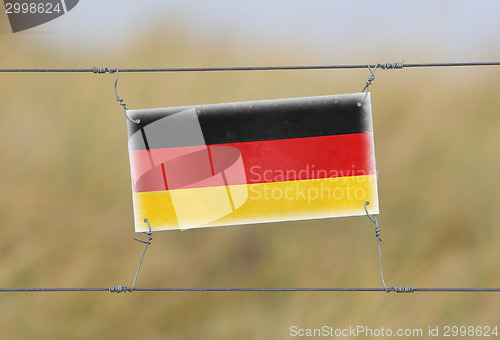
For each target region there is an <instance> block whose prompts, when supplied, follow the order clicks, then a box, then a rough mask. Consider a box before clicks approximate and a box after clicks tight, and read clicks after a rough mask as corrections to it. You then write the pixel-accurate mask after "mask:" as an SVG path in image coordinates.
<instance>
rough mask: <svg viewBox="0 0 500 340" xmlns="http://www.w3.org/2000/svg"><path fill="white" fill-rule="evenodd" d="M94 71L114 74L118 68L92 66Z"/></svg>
mask: <svg viewBox="0 0 500 340" xmlns="http://www.w3.org/2000/svg"><path fill="white" fill-rule="evenodd" d="M92 72H94V73H110V74H113V73H115V72H117V71H116V69H113V68H109V67H95V66H94V67H92Z"/></svg>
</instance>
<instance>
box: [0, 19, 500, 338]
mask: <svg viewBox="0 0 500 340" xmlns="http://www.w3.org/2000/svg"><path fill="white" fill-rule="evenodd" d="M3 26H4V25H3ZM180 36H182V34H181V32H179V34H178V35H177V38H176V39H171V40H167V41H165V42H164V44H162V45H161V46H159V45H158V44H154V40H153V39H151V41H149V40H148V41H143V42H142V43H141V44H142V45H139V46H137V45H135V46H134V47H126V49H125V50H120V51H117V52H116V53H114V54H113V55H109V56H101V57H100V58H93V57H92V54H91V53H90V52H89V53H88V55H82V56H74V58H73V60H69V61H68V60H64V59H63V58H62V57H61V56H57V55H55V54H52V53H51V52H49V51H48V50H45V49H43V48H42V47H41V46H40V47H37V45H36V44H34V43H33V41H32V40H31V37H29V36H28V37H23V38H19V39H18V40H16V41H13V40H12V38H11V36H10V35H7V34H2V35H0V45H1V46H2V50H1V51H0V61H1V66H2V67H16V66H20V67H22V66H34V67H36V66H61V64H62V65H64V66H69V67H71V66H83V67H89V66H91V65H92V64H95V65H123V66H158V65H174V66H175V65H184V66H185V65H201V64H202V65H213V66H215V65H227V64H233V63H234V61H235V60H236V57H234V56H233V54H232V53H236V52H234V51H233V52H232V51H230V48H229V47H228V46H225V45H223V44H219V45H217V44H211V45H208V44H207V45H206V46H204V47H203V53H204V56H203V57H200V56H199V55H197V54H195V53H192V51H193V46H192V45H190V43H189V41H188V42H185V41H184V40H183V39H181V38H179V37H180ZM4 46H9V49H8V51H7V49H5V48H4ZM26 46H30V49H29V50H26ZM33 46H35V47H33ZM226 51H227V52H228V53H226ZM146 52H147V53H146ZM283 53H284V54H283V55H285V52H283ZM159 55H161V56H165V58H164V59H160V58H158V56H159ZM190 55H191V56H192V57H189V56H190ZM186 56H188V57H186ZM302 57H303V56H302ZM298 58H301V57H300V56H297V60H298ZM158 60H161V62H158ZM286 60H287V61H289V63H290V64H293V63H294V60H295V59H293V58H291V57H289V56H288V57H287V59H286ZM258 62H260V63H261V64H263V65H265V64H279V63H280V61H279V56H278V55H268V56H265V57H264V56H263V57H262V59H260V60H259V61H258ZM367 75H368V72H367V71H349V72H347V71H333V72H327V71H310V72H309V71H303V72H253V73H237V72H235V73H210V74H198V73H192V74H168V75H165V74H163V75H157V74H147V75H146V74H137V75H135V74H134V75H131V74H123V75H122V77H121V81H120V85H119V86H120V94H121V95H122V97H123V98H125V99H126V102H127V104H129V106H130V107H131V108H148V107H162V106H177V105H189V104H201V103H217V102H227V101H240V100H257V99H269V98H286V97H296V96H310V95H324V94H335V93H350V92H358V91H359V90H360V89H361V87H362V85H363V83H364V81H365V80H366V77H367ZM377 76H378V77H377V80H376V81H375V82H374V87H373V90H372V91H373V92H372V99H373V103H372V105H373V114H374V124H375V139H376V154H377V167H378V172H379V190H380V202H381V216H380V218H379V220H380V221H381V223H382V230H383V235H382V236H383V239H384V242H383V251H384V264H385V274H386V281H388V284H390V285H398V286H399V285H415V286H419V287H495V286H498V285H499V282H500V273H499V272H498V267H499V265H500V263H499V262H500V258H499V256H498V244H499V242H500V229H498V227H497V224H498V222H497V217H496V216H495V215H496V213H497V207H498V206H499V204H500V195H498V191H499V189H500V181H499V179H498V178H499V177H498V173H499V170H500V159H499V157H498V151H497V150H498V145H499V144H500V137H499V135H498V126H499V124H500V115H499V114H498V113H499V108H500V97H499V96H497V95H496V92H497V91H496V90H497V86H498V85H497V84H498V76H499V72H498V70H496V69H493V68H490V69H477V68H476V69H446V70H409V69H408V70H403V71H385V72H384V71H380V72H379V73H378V74H377ZM112 85H113V77H112V76H110V75H89V74H61V75H53V74H2V75H1V82H0V93H1V99H2V100H1V105H2V108H1V109H0V111H1V117H2V118H1V121H2V134H0V151H1V155H2V156H1V157H0V188H1V195H0V225H1V226H2V229H3V232H2V237H1V238H0V259H1V260H0V286H2V287H102V286H107V285H118V284H130V282H131V279H132V276H133V273H134V271H135V268H136V265H137V261H138V259H139V256H140V252H141V250H142V245H141V244H139V243H137V242H135V241H133V237H134V233H133V226H132V203H131V193H130V179H129V164H128V155H127V136H126V129H125V119H124V117H123V116H122V113H121V111H120V108H119V107H118V105H117V104H116V102H115V101H114V97H113V95H114V93H113V89H112ZM138 285H139V286H150V287H151V286H152V287H155V286H160V287H165V286H193V287H203V286H207V287H220V286H224V287H225V286H234V287H262V286H263V287H280V286H284V287H300V286H304V287H325V286H330V287H348V286H354V287H372V286H379V285H380V279H379V276H378V262H377V252H376V241H375V237H374V233H373V225H372V224H371V223H370V222H369V221H368V219H366V218H363V217H358V218H342V219H334V220H319V221H304V222H291V223H279V224H268V225H256V226H249V227H224V228H215V229H209V230H190V231H185V232H162V233H158V234H156V235H155V239H154V241H153V245H152V246H151V247H150V250H149V251H148V254H147V257H146V260H145V262H144V264H143V267H142V271H141V275H140V278H139V283H138ZM498 303H499V297H498V296H497V295H493V294H489V295H487V294H484V295H481V294H454V295H452V294H425V295H424V294H414V295H407V296H403V295H395V294H389V295H386V294H370V293H262V294H252V293H168V294H165V293H151V294H149V293H139V292H137V293H134V294H121V295H118V296H117V295H112V294H108V293H53V294H39V293H33V294H6V293H3V294H2V295H0V337H1V338H3V339H33V338H36V339H57V338H64V339H89V338H91V339H101V338H102V339H104V338H116V339H137V338H148V339H149V338H152V339H154V338H159V339H165V338H168V339H196V338H205V339H225V338H227V339H233V338H236V337H238V338H239V339H281V338H287V337H288V334H289V333H288V328H289V327H290V326H291V325H298V326H302V327H318V326H322V325H323V324H328V325H335V326H338V327H348V326H349V325H358V324H363V325H367V326H371V327H380V326H384V327H386V328H387V327H392V328H402V327H412V328H420V327H421V328H425V329H426V328H427V325H436V324H439V325H445V324H458V325H461V324H466V325H468V324H480V325H488V324H489V325H494V324H495V323H496V322H498V318H499V317H500V311H499V310H498Z"/></svg>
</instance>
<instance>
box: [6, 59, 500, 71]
mask: <svg viewBox="0 0 500 340" xmlns="http://www.w3.org/2000/svg"><path fill="white" fill-rule="evenodd" d="M388 65H401V67H387V66H388ZM375 66H381V67H382V68H384V69H391V68H419V67H461V66H500V61H493V62H456V63H452V62H446V63H417V64H411V63H409V64H405V63H376V64H353V65H296V66H230V67H170V68H116V67H112V68H111V67H110V68H107V67H93V68H3V69H0V72H10V73H23V72H24V73H30V72H32V73H44V72H46V73H51V72H57V73H106V72H108V71H107V70H116V69H118V71H119V72H122V73H123V72H221V71H278V70H335V69H366V68H368V67H370V68H374V67H375ZM384 66H385V67H384ZM106 69H107V70H106Z"/></svg>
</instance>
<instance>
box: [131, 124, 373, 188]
mask: <svg viewBox="0 0 500 340" xmlns="http://www.w3.org/2000/svg"><path fill="white" fill-rule="evenodd" d="M148 152H150V153H151V156H152V159H153V162H154V164H155V167H154V168H151V163H150V162H149V158H148V157H147V156H146V154H147V153H148ZM238 156H241V158H238ZM130 158H131V165H132V177H133V181H134V184H135V186H134V187H135V191H137V192H143V191H161V190H165V186H166V183H168V188H169V189H180V188H188V187H189V188H196V187H207V186H218V185H221V186H223V185H225V183H223V182H222V180H221V179H220V180H219V177H220V176H219V177H217V174H219V175H220V174H221V172H224V173H223V174H224V175H225V177H226V178H227V182H228V184H229V185H234V184H247V183H248V184H251V183H266V182H283V181H295V180H307V179H319V178H327V177H350V176H360V175H372V174H375V155H374V148H373V135H372V133H359V134H350V135H334V136H320V137H305V138H292V139H279V140H265V141H254V142H243V143H230V144H219V145H210V150H208V147H200V146H196V147H179V148H168V149H153V150H149V151H148V150H132V151H130ZM241 162H242V164H241ZM160 165H164V169H165V170H166V175H165V176H166V177H165V178H164V176H163V175H164V174H163V171H162V168H161V167H160ZM157 168H159V169H160V170H159V171H158V170H157ZM214 174H215V176H214ZM219 182H221V183H219Z"/></svg>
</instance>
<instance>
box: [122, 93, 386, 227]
mask: <svg viewBox="0 0 500 340" xmlns="http://www.w3.org/2000/svg"><path fill="white" fill-rule="evenodd" d="M364 96H365V94H364V93H358V94H346V95H335V96H321V97H307V98H293V99H279V100H266V101H254V102H242V103H227V104H211V105H200V106H192V107H175V108H162V109H149V110H129V111H128V115H129V116H130V117H131V118H133V119H139V120H140V123H139V124H135V123H131V122H129V123H128V134H129V155H130V165H131V175H132V191H133V203H134V216H135V230H136V232H142V231H146V230H147V225H146V224H145V223H144V219H145V218H148V220H149V221H150V223H151V226H152V228H153V230H171V229H186V228H196V227H213V226H222V225H237V224H250V223H264V222H278V221H290V220H302V219H313V218H329V217H342V216H356V215H363V214H364V213H365V212H364V202H365V201H369V202H370V211H371V213H375V214H376V213H378V195H377V179H376V169H375V153H374V145H373V132H372V131H373V129H372V118H371V104H370V97H369V96H370V95H369V94H368V97H367V98H366V100H365V101H364V103H363V105H361V106H360V105H359V103H360V102H361V101H362V100H363V98H364Z"/></svg>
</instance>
